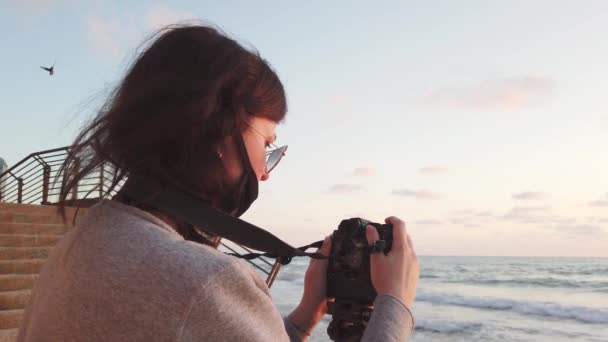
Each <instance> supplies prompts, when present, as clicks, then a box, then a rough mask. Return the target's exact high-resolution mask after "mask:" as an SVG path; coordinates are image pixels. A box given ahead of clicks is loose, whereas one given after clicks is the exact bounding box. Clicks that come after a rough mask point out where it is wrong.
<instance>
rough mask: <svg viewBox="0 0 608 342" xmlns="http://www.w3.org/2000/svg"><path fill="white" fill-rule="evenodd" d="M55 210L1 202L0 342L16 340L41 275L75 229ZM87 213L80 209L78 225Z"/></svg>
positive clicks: (72, 213) (69, 215)
mask: <svg viewBox="0 0 608 342" xmlns="http://www.w3.org/2000/svg"><path fill="white" fill-rule="evenodd" d="M56 211H57V208H56V207H54V206H41V205H30V204H13V203H2V202H0V342H13V341H15V340H16V339H17V332H18V330H19V325H20V323H21V321H22V319H23V314H24V312H25V308H26V306H27V303H28V301H29V298H30V296H31V290H32V288H33V286H34V284H35V283H36V280H37V279H38V273H40V270H41V268H42V266H43V265H44V263H45V262H46V259H47V258H48V256H49V253H50V252H51V251H52V249H53V247H54V246H55V244H56V243H57V242H58V241H59V240H60V239H61V237H62V235H63V234H65V233H66V232H68V231H69V230H70V229H71V228H72V226H73V225H72V224H73V222H74V221H73V219H74V216H75V214H76V208H68V209H67V210H66V216H67V221H64V220H63V218H62V217H61V215H59V214H57V212H56ZM85 213H86V209H80V210H79V211H78V213H77V215H78V216H77V218H76V222H78V219H79V218H81V217H82V216H83V215H84V214H85Z"/></svg>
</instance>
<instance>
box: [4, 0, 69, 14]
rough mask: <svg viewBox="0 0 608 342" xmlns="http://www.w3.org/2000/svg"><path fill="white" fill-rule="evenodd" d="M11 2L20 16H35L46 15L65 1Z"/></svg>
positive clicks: (27, 0)
mask: <svg viewBox="0 0 608 342" xmlns="http://www.w3.org/2000/svg"><path fill="white" fill-rule="evenodd" d="M10 2H11V4H12V5H13V6H14V7H15V8H16V9H17V10H18V11H19V12H20V14H35V13H45V12H47V11H48V10H50V9H52V8H53V7H56V6H58V5H59V4H61V3H62V2H64V0H13V1H10Z"/></svg>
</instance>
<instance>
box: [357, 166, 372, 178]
mask: <svg viewBox="0 0 608 342" xmlns="http://www.w3.org/2000/svg"><path fill="white" fill-rule="evenodd" d="M375 174H376V170H374V169H373V168H371V167H365V166H364V167H358V168H356V169H355V170H354V171H353V173H352V175H353V176H355V177H371V176H373V175H375Z"/></svg>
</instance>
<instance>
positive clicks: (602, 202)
mask: <svg viewBox="0 0 608 342" xmlns="http://www.w3.org/2000/svg"><path fill="white" fill-rule="evenodd" d="M589 205H590V206H592V207H608V200H597V201H591V202H589Z"/></svg>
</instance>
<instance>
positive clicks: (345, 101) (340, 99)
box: [329, 95, 353, 109]
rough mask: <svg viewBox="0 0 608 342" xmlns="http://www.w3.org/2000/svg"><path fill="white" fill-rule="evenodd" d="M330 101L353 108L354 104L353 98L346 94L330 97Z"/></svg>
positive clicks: (339, 105) (346, 107)
mask: <svg viewBox="0 0 608 342" xmlns="http://www.w3.org/2000/svg"><path fill="white" fill-rule="evenodd" d="M329 102H330V103H331V104H333V105H335V106H337V107H341V108H344V109H350V108H352V104H353V100H352V98H351V97H349V96H344V95H334V96H332V97H330V98H329Z"/></svg>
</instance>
